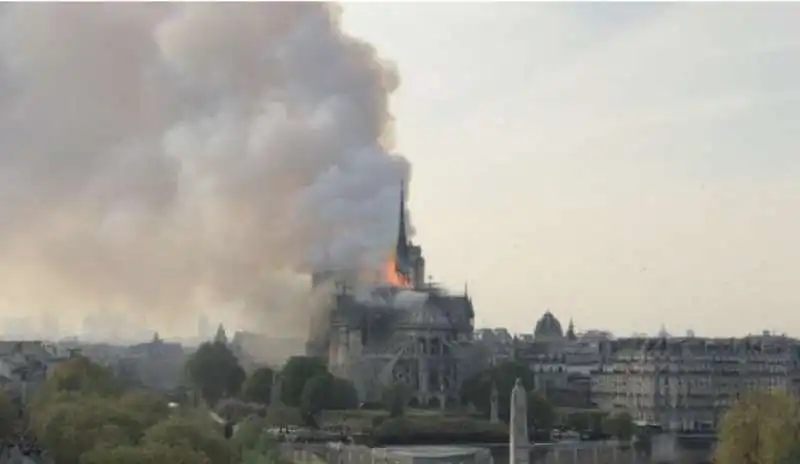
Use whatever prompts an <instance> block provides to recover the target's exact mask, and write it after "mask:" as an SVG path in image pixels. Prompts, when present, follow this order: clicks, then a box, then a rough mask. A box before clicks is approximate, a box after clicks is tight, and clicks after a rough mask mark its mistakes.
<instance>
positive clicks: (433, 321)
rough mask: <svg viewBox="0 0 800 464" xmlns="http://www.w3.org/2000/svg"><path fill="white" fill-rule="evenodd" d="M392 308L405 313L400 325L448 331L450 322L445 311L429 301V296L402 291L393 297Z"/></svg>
mask: <svg viewBox="0 0 800 464" xmlns="http://www.w3.org/2000/svg"><path fill="white" fill-rule="evenodd" d="M394 307H395V308H397V309H400V310H404V311H406V315H405V316H404V317H403V319H402V322H401V324H402V325H407V326H413V327H423V328H429V329H449V328H451V327H452V322H451V321H450V319H449V318H448V317H447V314H446V313H445V311H444V310H443V309H442V308H440V307H438V306H437V305H435V304H433V303H432V302H431V301H430V294H429V293H426V292H415V291H413V290H403V291H400V292H397V294H395V297H394Z"/></svg>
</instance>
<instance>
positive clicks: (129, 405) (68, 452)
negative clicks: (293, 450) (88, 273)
mask: <svg viewBox="0 0 800 464" xmlns="http://www.w3.org/2000/svg"><path fill="white" fill-rule="evenodd" d="M26 414H27V419H28V421H29V427H30V429H31V431H32V432H33V433H34V434H35V435H36V437H37V438H38V440H39V442H40V443H41V444H42V445H43V446H44V447H45V448H46V449H47V450H49V451H50V453H51V456H52V457H53V458H54V461H55V462H56V463H57V464H100V463H109V462H114V463H123V464H124V463H140V462H148V463H153V464H159V463H164V464H168V463H174V462H183V463H187V464H194V463H197V464H201V463H209V462H211V463H221V464H222V463H225V464H227V463H230V462H234V461H235V457H236V456H235V453H234V450H233V449H231V447H230V446H229V445H228V443H227V441H226V440H225V438H224V437H223V435H222V434H221V433H219V431H218V428H217V427H216V425H215V424H214V423H213V422H212V421H211V420H210V418H209V416H208V415H207V414H202V413H201V412H199V411H195V410H188V411H177V412H172V411H171V410H170V407H169V404H168V402H167V400H166V398H164V397H163V396H161V395H158V394H155V393H152V392H148V391H141V390H127V391H126V389H125V388H124V386H123V385H122V384H121V383H120V382H119V380H118V379H117V378H116V377H115V375H114V374H113V373H112V372H111V371H110V370H109V369H106V368H104V367H102V366H99V365H97V364H95V363H92V362H91V361H89V360H88V359H87V358H85V357H80V356H76V357H74V358H72V359H70V360H68V361H65V362H62V363H60V364H58V365H56V366H55V367H54V368H53V371H52V373H51V375H50V376H49V378H48V379H47V380H46V381H45V382H44V384H43V385H41V387H40V388H39V389H38V391H37V393H36V395H35V397H34V398H33V400H32V402H31V403H30V404H29V405H28V408H27V411H26Z"/></svg>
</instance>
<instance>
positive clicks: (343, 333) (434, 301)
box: [327, 286, 480, 406]
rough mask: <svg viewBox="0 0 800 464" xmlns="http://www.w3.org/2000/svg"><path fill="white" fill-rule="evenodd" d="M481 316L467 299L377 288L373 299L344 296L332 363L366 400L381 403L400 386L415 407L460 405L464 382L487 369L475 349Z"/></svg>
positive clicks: (335, 317) (337, 310) (334, 316)
mask: <svg viewBox="0 0 800 464" xmlns="http://www.w3.org/2000/svg"><path fill="white" fill-rule="evenodd" d="M473 319H474V312H473V308H472V302H471V301H470V299H469V297H468V296H466V295H463V296H452V295H447V294H445V293H443V292H441V291H437V290H433V289H427V290H424V291H423V290H411V289H403V288H398V287H391V286H385V287H375V288H373V289H372V292H371V294H370V297H369V298H368V299H363V298H356V297H355V296H352V295H347V294H339V295H336V303H335V307H334V309H333V311H332V313H331V319H330V333H329V337H328V338H329V343H328V355H327V359H328V365H329V368H330V370H331V372H332V373H333V374H334V375H337V376H340V377H343V378H346V379H350V380H352V381H353V382H354V384H355V386H356V388H357V390H358V391H359V395H360V397H361V400H362V401H377V400H378V399H379V398H380V395H381V393H382V392H383V389H384V388H385V387H386V386H388V385H390V384H393V383H402V384H405V385H407V386H408V388H409V391H410V392H411V401H412V404H413V403H416V404H419V405H424V406H443V405H446V404H455V403H456V402H457V401H458V394H459V388H460V385H461V382H462V381H463V380H465V379H466V378H467V377H468V376H469V375H471V374H472V373H473V370H474V367H475V366H476V365H480V363H475V362H471V361H472V360H473V359H474V356H472V354H473V350H472V349H471V348H472V343H471V338H472V332H473Z"/></svg>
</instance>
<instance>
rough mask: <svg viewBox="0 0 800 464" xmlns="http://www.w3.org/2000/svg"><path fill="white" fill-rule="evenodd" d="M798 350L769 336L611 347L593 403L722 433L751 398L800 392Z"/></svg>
mask: <svg viewBox="0 0 800 464" xmlns="http://www.w3.org/2000/svg"><path fill="white" fill-rule="evenodd" d="M797 346H798V345H797V342H796V341H794V340H792V339H789V338H785V337H774V336H769V335H766V334H765V335H764V336H758V337H746V338H740V339H733V338H731V339H706V338H628V339H619V340H609V341H605V342H603V343H602V344H601V346H600V352H601V353H600V354H601V362H600V364H599V365H598V367H597V369H596V370H595V371H594V372H593V373H592V399H593V401H594V402H595V403H596V404H597V405H598V406H599V407H600V408H601V409H604V410H608V411H615V410H617V411H622V410H624V411H627V412H629V413H630V414H631V415H632V416H633V417H634V419H636V420H639V421H643V422H648V423H654V424H659V425H661V426H663V427H665V428H667V429H670V430H714V429H715V428H716V425H717V421H718V420H719V417H720V414H721V413H722V412H723V411H724V410H725V409H726V408H727V407H729V406H730V405H731V404H732V402H734V401H735V400H736V398H737V397H738V396H739V395H741V394H742V393H744V392H747V391H749V390H754V389H768V388H776V387H777V388H786V389H789V390H793V391H796V378H797V375H796V373H797V359H798V357H797Z"/></svg>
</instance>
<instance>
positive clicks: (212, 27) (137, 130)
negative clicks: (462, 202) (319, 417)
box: [0, 3, 410, 321]
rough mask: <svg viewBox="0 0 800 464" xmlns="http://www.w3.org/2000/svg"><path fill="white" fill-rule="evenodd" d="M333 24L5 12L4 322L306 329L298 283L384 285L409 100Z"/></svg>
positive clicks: (85, 7) (331, 11) (112, 10)
mask: <svg viewBox="0 0 800 464" xmlns="http://www.w3.org/2000/svg"><path fill="white" fill-rule="evenodd" d="M339 16H340V11H339V8H338V7H336V6H332V5H327V4H318V3H292V4H282V3H250V4H193V3H185V4H184V3H181V4H144V3H142V4H138V3H137V4H82V5H75V4H60V3H49V4H8V5H5V6H3V8H2V9H0V144H1V145H2V152H0V218H2V219H1V220H0V247H2V249H1V250H0V290H1V291H2V294H3V296H4V297H6V298H7V300H8V301H7V302H6V303H5V305H7V306H8V307H10V308H14V307H17V308H25V309H27V310H31V311H36V310H38V309H39V308H43V307H47V308H48V310H53V309H58V310H61V308H63V310H65V311H67V312H71V313H73V314H76V315H77V314H80V313H81V311H84V310H96V309H97V308H101V307H107V308H116V309H122V310H125V311H128V312H131V313H141V314H142V316H143V317H153V318H155V320H165V319H174V320H177V319H184V318H185V317H186V316H187V315H189V316H193V315H194V314H196V311H198V310H205V311H209V310H210V311H213V310H214V308H216V307H221V306H224V305H231V304H244V305H245V307H246V311H247V312H248V314H253V315H258V314H261V313H262V312H263V313H264V314H270V313H272V314H275V315H276V316H278V314H277V313H279V312H287V311H293V312H294V313H295V314H294V315H295V316H297V320H298V321H300V320H303V319H304V315H302V314H300V315H297V314H296V312H297V311H296V308H291V309H289V308H288V307H289V306H293V305H294V304H295V302H296V301H295V300H292V299H291V298H290V297H289V296H287V292H289V291H290V289H291V288H296V287H293V286H295V285H297V283H296V282H295V280H294V277H293V276H294V275H295V274H297V273H307V272H309V271H311V270H313V269H320V268H331V267H353V266H360V267H364V266H369V265H377V264H378V263H379V261H380V260H381V259H383V258H384V257H385V256H384V254H385V252H387V251H390V250H391V247H392V244H393V240H395V233H396V230H397V229H396V228H397V222H396V221H397V205H398V195H399V186H400V184H401V182H402V181H403V180H408V177H409V174H410V166H409V163H408V162H407V161H406V159H404V158H403V157H401V156H399V155H396V154H392V152H391V150H392V138H393V137H392V136H393V134H392V117H391V114H390V112H389V108H388V99H389V95H390V94H391V93H392V92H393V91H394V90H395V89H396V88H397V86H398V83H399V82H398V76H397V73H396V71H395V70H394V68H393V67H392V66H391V65H389V64H387V63H386V62H384V61H382V60H381V59H380V58H379V56H378V55H377V53H376V51H375V50H374V49H373V48H372V47H371V46H370V45H369V44H366V43H364V42H361V41H359V40H357V39H355V38H353V37H349V36H347V35H346V34H344V33H343V32H342V31H341V29H340V25H339ZM287 276H288V277H287ZM303 288H305V287H303ZM261 319H262V320H266V319H267V318H261ZM305 319H306V320H307V318H305Z"/></svg>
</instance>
